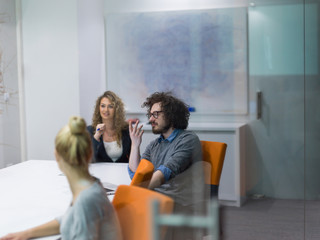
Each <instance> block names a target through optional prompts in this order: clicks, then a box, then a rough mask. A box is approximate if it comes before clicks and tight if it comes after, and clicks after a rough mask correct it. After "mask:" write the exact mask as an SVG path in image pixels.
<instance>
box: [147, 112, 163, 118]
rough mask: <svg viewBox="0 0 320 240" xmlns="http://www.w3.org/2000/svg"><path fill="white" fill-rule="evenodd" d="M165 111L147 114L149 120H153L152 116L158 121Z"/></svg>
mask: <svg viewBox="0 0 320 240" xmlns="http://www.w3.org/2000/svg"><path fill="white" fill-rule="evenodd" d="M162 112H163V111H154V112H153V113H151V112H149V113H148V114H147V118H148V119H149V118H151V116H153V117H154V118H155V119H158V117H159V113H162Z"/></svg>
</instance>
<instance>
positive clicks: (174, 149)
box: [142, 130, 205, 206]
mask: <svg viewBox="0 0 320 240" xmlns="http://www.w3.org/2000/svg"><path fill="white" fill-rule="evenodd" d="M168 139H169V140H168ZM168 139H165V140H164V139H163V138H162V137H159V138H157V139H155V140H153V141H152V142H151V143H150V144H149V145H148V146H147V148H146V150H145V152H144V153H143V155H142V158H145V159H147V160H149V161H151V162H152V164H153V165H154V168H155V169H156V170H157V169H159V170H161V165H162V166H164V167H165V168H169V169H170V170H171V175H170V178H169V179H168V180H167V181H166V182H165V183H164V184H162V185H161V186H160V187H159V188H156V189H155V190H156V191H158V192H161V193H163V194H166V195H168V196H170V197H172V198H173V199H174V200H175V202H177V203H179V204H181V205H184V206H186V205H190V204H194V203H195V202H198V201H203V197H202V196H204V195H205V193H204V192H205V188H204V178H203V167H202V150H201V143H200V140H199V138H198V136H197V135H196V134H195V133H193V132H191V131H187V130H179V131H178V133H177V134H176V136H175V137H174V138H173V139H172V138H171V136H170V137H169V138H168ZM195 163H198V164H195ZM191 166H192V167H191ZM164 174H165V173H164Z"/></svg>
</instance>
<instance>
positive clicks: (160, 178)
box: [148, 170, 164, 189]
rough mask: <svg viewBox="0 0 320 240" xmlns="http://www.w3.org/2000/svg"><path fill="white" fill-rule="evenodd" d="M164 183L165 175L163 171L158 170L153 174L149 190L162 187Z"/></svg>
mask: <svg viewBox="0 0 320 240" xmlns="http://www.w3.org/2000/svg"><path fill="white" fill-rule="evenodd" d="M163 183H164V175H163V173H162V172H161V171H159V170H157V171H155V172H154V173H153V175H152V178H151V181H150V184H149V187H148V188H149V189H154V188H157V187H160V186H161V185H162V184H163Z"/></svg>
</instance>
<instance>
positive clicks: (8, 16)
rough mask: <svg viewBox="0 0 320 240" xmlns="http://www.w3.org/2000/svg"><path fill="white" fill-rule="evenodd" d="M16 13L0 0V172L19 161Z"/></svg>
mask: <svg viewBox="0 0 320 240" xmlns="http://www.w3.org/2000/svg"><path fill="white" fill-rule="evenodd" d="M15 10H16V9H15V1H6V0H0V52H1V53H2V60H0V72H1V73H2V78H1V76H0V168H2V167H6V166H8V165H11V164H14V163H18V162H20V158H21V157H20V124H19V120H20V116H19V98H18V96H19V95H18V76H17V42H16V14H15ZM3 91H4V92H5V93H7V94H9V100H8V101H5V100H4V92H3Z"/></svg>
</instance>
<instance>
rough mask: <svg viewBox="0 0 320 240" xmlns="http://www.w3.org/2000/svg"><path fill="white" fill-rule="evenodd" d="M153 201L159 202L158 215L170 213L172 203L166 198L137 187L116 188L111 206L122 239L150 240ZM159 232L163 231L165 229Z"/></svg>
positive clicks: (171, 200) (124, 186)
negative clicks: (118, 224) (114, 211)
mask: <svg viewBox="0 0 320 240" xmlns="http://www.w3.org/2000/svg"><path fill="white" fill-rule="evenodd" d="M154 199H155V200H158V201H159V205H160V214H171V213H172V211H173V203H174V201H173V199H171V198H170V197H168V196H165V195H163V194H161V193H158V192H155V191H152V190H149V189H146V188H141V187H137V186H127V185H120V186H119V187H118V188H117V190H116V193H115V195H114V198H113V201H112V204H113V206H114V208H115V210H116V213H117V215H118V219H119V222H120V227H121V231H122V237H123V239H125V240H150V239H152V232H151V231H152V230H151V229H152V216H151V212H152V211H151V201H152V200H154ZM161 230H162V231H165V228H162V229H161ZM162 233H163V232H162Z"/></svg>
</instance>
